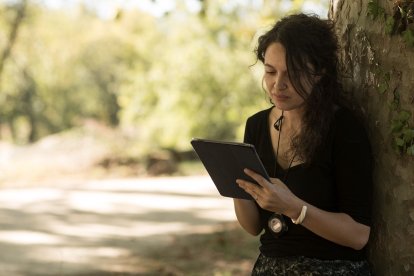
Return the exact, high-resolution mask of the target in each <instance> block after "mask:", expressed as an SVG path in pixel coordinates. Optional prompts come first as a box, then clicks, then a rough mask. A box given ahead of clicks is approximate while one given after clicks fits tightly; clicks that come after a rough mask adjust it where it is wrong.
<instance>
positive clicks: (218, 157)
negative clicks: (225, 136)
mask: <svg viewBox="0 0 414 276" xmlns="http://www.w3.org/2000/svg"><path fill="white" fill-rule="evenodd" d="M191 145H192V146H193V148H194V150H195V152H196V153H197V155H198V157H199V158H200V160H201V162H202V163H203V165H204V167H205V168H206V170H207V172H208V174H209V175H210V177H211V179H212V180H213V182H214V184H215V185H216V187H217V190H218V191H219V193H220V194H221V195H222V196H225V197H232V198H241V199H252V197H251V196H250V195H249V194H248V193H246V192H245V191H244V190H243V189H241V188H240V187H239V186H238V185H237V183H236V179H238V178H239V179H246V180H249V181H251V182H253V183H256V182H255V181H254V180H253V179H252V178H250V177H249V176H247V175H246V174H245V173H244V172H243V169H244V168H248V169H251V170H253V171H255V172H257V173H259V174H261V175H262V176H263V177H265V178H267V179H269V176H268V175H267V172H266V170H265V168H264V166H263V164H262V162H261V161H260V158H259V156H258V154H257V152H256V150H255V148H254V146H253V145H250V144H245V143H236V142H223V141H214V140H207V139H199V138H194V139H192V140H191Z"/></svg>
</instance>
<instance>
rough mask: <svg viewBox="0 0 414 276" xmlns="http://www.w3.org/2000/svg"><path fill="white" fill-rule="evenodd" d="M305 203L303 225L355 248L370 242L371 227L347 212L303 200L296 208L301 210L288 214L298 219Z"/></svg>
mask: <svg viewBox="0 0 414 276" xmlns="http://www.w3.org/2000/svg"><path fill="white" fill-rule="evenodd" d="M303 205H306V206H307V212H306V217H305V219H304V220H303V222H302V225H303V226H304V227H306V228H307V229H309V230H310V231H312V232H313V233H315V234H316V235H318V236H321V237H323V238H325V239H327V240H329V241H332V242H334V243H337V244H340V245H343V246H347V247H351V248H353V249H355V250H360V249H362V248H363V247H364V246H365V245H366V243H367V242H368V239H369V234H370V227H369V226H366V225H364V224H361V223H359V222H357V221H355V220H354V219H353V218H352V217H351V216H349V215H348V214H345V213H333V212H327V211H324V210H321V209H319V208H316V207H315V206H312V205H310V204H307V203H306V202H303V201H301V203H299V204H298V205H297V206H298V207H299V206H300V207H299V208H296V210H298V211H299V212H298V211H290V212H288V213H286V215H287V216H289V217H291V218H293V219H296V218H297V217H298V216H299V213H300V209H301V208H302V206H303Z"/></svg>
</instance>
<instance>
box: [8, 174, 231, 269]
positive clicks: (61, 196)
mask: <svg viewBox="0 0 414 276" xmlns="http://www.w3.org/2000/svg"><path fill="white" fill-rule="evenodd" d="M232 204H233V203H232V200H231V199H227V198H222V197H220V196H219V195H218V194H217V191H216V190H215V188H214V186H213V184H212V182H211V180H210V179H209V178H208V177H204V176H202V177H175V178H153V179H119V180H105V181H85V182H84V181H75V183H72V182H70V181H69V182H60V184H59V185H53V186H43V187H33V188H2V189H0V275H14V276H18V275H42V276H43V275H45V276H46V275H145V270H143V266H142V264H143V262H146V261H147V260H144V259H143V258H142V257H141V256H142V253H143V252H145V251H146V250H149V249H151V248H153V247H154V246H157V245H159V244H160V243H168V242H171V237H172V236H171V235H170V234H172V233H179V234H185V233H203V232H209V231H211V230H212V229H214V228H217V227H220V226H221V225H225V224H226V223H227V224H228V223H229V222H233V221H234V220H235V217H234V214H233V209H232ZM171 250H173V249H171Z"/></svg>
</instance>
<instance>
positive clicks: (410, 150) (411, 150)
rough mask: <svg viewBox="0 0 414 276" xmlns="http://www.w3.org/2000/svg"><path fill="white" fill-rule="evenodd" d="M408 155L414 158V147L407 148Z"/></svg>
mask: <svg viewBox="0 0 414 276" xmlns="http://www.w3.org/2000/svg"><path fill="white" fill-rule="evenodd" d="M407 154H408V155H411V156H414V145H411V146H409V147H408V148H407Z"/></svg>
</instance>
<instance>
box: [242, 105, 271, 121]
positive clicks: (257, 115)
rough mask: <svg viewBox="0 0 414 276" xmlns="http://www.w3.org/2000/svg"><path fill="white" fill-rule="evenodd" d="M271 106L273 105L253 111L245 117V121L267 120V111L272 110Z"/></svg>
mask: <svg viewBox="0 0 414 276" xmlns="http://www.w3.org/2000/svg"><path fill="white" fill-rule="evenodd" d="M272 108H273V106H272V107H270V108H267V109H264V110H260V111H258V112H256V113H254V114H253V115H251V116H250V117H248V118H247V121H250V122H257V121H263V120H264V119H265V120H266V121H267V118H268V117H269V113H270V111H271V110H272Z"/></svg>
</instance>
